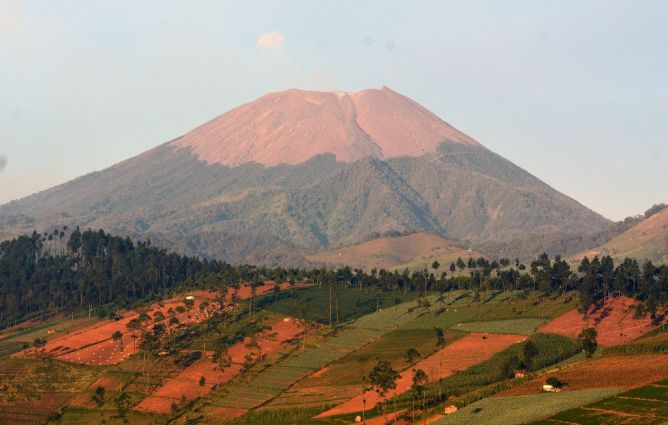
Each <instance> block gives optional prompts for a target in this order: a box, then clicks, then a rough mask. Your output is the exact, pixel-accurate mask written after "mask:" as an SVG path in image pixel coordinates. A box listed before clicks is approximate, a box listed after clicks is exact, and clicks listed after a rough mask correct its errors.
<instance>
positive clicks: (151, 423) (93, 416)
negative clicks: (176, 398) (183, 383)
mask: <svg viewBox="0 0 668 425" xmlns="http://www.w3.org/2000/svg"><path fill="white" fill-rule="evenodd" d="M167 422H168V420H167V417H166V416H160V415H151V414H147V413H140V412H136V411H134V410H128V411H126V412H125V417H121V416H119V415H118V410H117V409H115V408H111V407H108V408H106V407H105V408H104V409H98V410H90V409H82V408H77V407H66V408H65V409H63V412H62V416H61V417H60V419H59V421H58V422H57V423H58V424H62V425H90V424H99V423H105V424H107V425H121V424H123V425H125V424H128V423H130V424H133V425H134V424H136V425H163V424H166V423H167Z"/></svg>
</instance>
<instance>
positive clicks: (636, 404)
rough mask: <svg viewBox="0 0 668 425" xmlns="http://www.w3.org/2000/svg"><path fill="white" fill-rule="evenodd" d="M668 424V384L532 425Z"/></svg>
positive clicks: (629, 393)
mask: <svg viewBox="0 0 668 425" xmlns="http://www.w3.org/2000/svg"><path fill="white" fill-rule="evenodd" d="M564 423H567V424H582V425H587V424H629V425H631V424H633V425H635V424H638V425H661V424H665V423H668V380H663V381H659V382H655V383H653V384H650V385H647V386H644V387H641V388H636V389H634V390H631V391H627V392H625V393H621V394H618V395H617V396H614V397H610V398H606V399H603V400H600V401H598V402H595V403H592V404H589V405H586V406H583V407H580V408H574V409H569V410H566V411H562V412H561V413H558V414H556V415H554V416H552V417H550V418H547V419H544V420H541V421H538V422H535V423H534V425H554V424H564Z"/></svg>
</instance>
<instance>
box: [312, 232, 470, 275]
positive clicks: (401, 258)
mask: <svg viewBox="0 0 668 425" xmlns="http://www.w3.org/2000/svg"><path fill="white" fill-rule="evenodd" d="M480 255H481V254H480V253H478V252H475V251H468V250H467V249H465V248H462V247H460V246H458V245H457V244H456V243H455V242H452V241H449V240H447V239H445V238H442V237H440V236H437V235H432V234H429V233H413V234H410V235H406V236H396V237H383V238H378V239H372V240H370V241H367V242H363V243H360V244H356V245H350V246H347V247H344V248H339V249H334V250H329V251H323V252H319V253H316V254H313V255H310V256H308V257H307V258H308V259H309V260H311V261H314V262H318V263H324V264H330V265H336V266H339V265H348V266H350V267H352V268H361V269H364V270H367V271H368V270H371V269H372V268H374V267H375V268H379V269H380V268H385V269H394V268H397V269H404V268H408V269H418V268H424V267H425V266H426V267H429V268H431V264H432V263H433V262H434V260H438V262H439V263H441V264H443V265H445V266H447V265H449V264H450V263H451V262H453V261H456V260H457V257H461V258H464V259H466V258H469V257H474V258H477V257H479V256H480ZM443 270H445V269H443Z"/></svg>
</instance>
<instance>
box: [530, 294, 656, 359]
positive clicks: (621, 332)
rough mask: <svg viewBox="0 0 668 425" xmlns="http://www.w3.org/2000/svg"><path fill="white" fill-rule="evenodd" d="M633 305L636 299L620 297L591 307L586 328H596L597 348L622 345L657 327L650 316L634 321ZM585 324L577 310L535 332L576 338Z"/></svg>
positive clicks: (582, 316)
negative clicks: (602, 304) (598, 346)
mask: <svg viewBox="0 0 668 425" xmlns="http://www.w3.org/2000/svg"><path fill="white" fill-rule="evenodd" d="M635 304H636V301H635V300H633V299H631V298H627V297H623V296H620V297H616V298H611V299H609V301H608V302H607V303H606V305H605V306H600V307H598V308H596V307H592V308H590V310H589V320H588V325H589V326H593V327H595V328H596V331H597V333H598V337H597V341H598V344H599V345H600V346H603V347H607V346H610V345H616V344H623V343H625V342H628V341H631V340H634V339H636V338H638V337H640V336H642V335H644V334H646V333H647V332H650V331H651V330H652V329H654V328H655V327H656V326H653V325H652V323H651V322H652V319H651V318H650V317H649V315H646V316H645V317H642V318H640V319H634V318H633V313H634V308H633V307H634V306H635ZM585 324H586V323H585V318H584V315H583V314H581V313H579V312H578V311H577V310H571V311H569V312H567V313H564V314H563V315H561V316H559V317H557V318H556V319H554V320H551V321H549V322H547V323H546V324H544V325H543V326H541V327H540V328H539V329H538V331H539V332H544V333H553V334H558V335H563V336H567V337H571V338H577V336H578V334H579V333H580V331H582V329H583V328H584V327H585Z"/></svg>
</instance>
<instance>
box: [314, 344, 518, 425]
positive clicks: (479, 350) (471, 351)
mask: <svg viewBox="0 0 668 425" xmlns="http://www.w3.org/2000/svg"><path fill="white" fill-rule="evenodd" d="M483 337H487V338H486V339H483ZM525 339H526V335H510V334H507V335H501V334H487V333H472V334H469V335H467V336H465V337H463V338H460V339H458V340H457V341H455V342H453V343H452V344H450V345H448V346H447V347H445V348H443V349H442V350H440V351H438V352H436V353H434V354H433V355H431V356H429V357H427V358H426V359H424V360H422V361H420V362H418V363H417V364H416V365H415V366H413V367H411V368H410V369H408V370H405V371H404V372H403V373H402V374H401V377H400V378H399V379H398V380H397V388H396V389H395V390H392V391H389V392H388V394H387V397H388V399H389V398H391V397H393V396H395V395H398V394H402V393H404V392H406V391H408V390H409V389H410V387H411V384H412V378H413V371H412V369H414V368H419V369H422V370H424V371H425V372H426V374H427V376H428V377H429V380H430V381H434V380H437V379H440V378H444V377H446V376H449V375H452V374H453V373H455V372H456V371H458V370H464V369H466V368H468V367H470V366H473V365H476V364H478V363H480V362H482V361H484V360H486V359H488V358H489V357H491V356H492V355H493V354H495V353H497V352H499V351H501V350H504V349H505V348H507V347H509V346H511V345H512V344H515V343H518V342H520V341H523V340H525ZM364 398H366V406H365V405H364V403H363V399H364ZM381 400H382V399H381V397H380V396H379V395H378V393H376V392H375V391H369V392H367V393H365V395H364V397H362V394H360V395H358V396H356V397H353V398H352V399H350V400H348V401H346V402H344V403H342V404H340V405H338V406H336V407H334V408H332V409H330V410H327V411H326V412H323V413H321V414H319V415H317V416H316V418H322V417H326V416H334V415H342V414H349V413H354V412H360V411H362V410H363V409H364V408H366V409H367V410H369V409H373V408H374V407H375V406H376V405H377V404H378V403H379V402H380V401H381Z"/></svg>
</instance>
